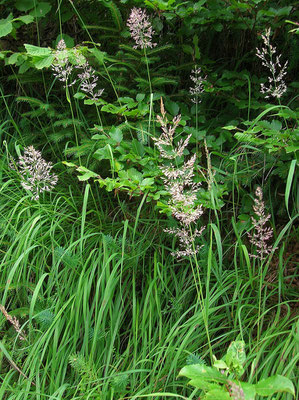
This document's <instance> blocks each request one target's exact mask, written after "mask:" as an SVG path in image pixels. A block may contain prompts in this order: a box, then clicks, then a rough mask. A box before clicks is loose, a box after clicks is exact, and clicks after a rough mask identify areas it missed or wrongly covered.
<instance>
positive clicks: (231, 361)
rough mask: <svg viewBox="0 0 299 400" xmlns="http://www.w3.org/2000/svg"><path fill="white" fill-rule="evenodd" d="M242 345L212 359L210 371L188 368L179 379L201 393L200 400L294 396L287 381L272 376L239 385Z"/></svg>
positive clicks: (196, 367)
mask: <svg viewBox="0 0 299 400" xmlns="http://www.w3.org/2000/svg"><path fill="white" fill-rule="evenodd" d="M244 348H245V343H244V342H243V341H236V342H232V343H231V344H230V345H229V348H228V349H227V352H226V355H225V356H224V357H223V358H222V359H220V360H217V359H216V357H214V362H213V366H212V367H208V366H205V365H201V364H195V365H187V366H185V367H184V368H183V369H181V371H180V373H179V375H180V376H185V377H187V378H188V379H190V381H189V384H190V385H192V386H194V387H196V388H198V389H200V390H202V391H203V392H204V396H203V399H204V400H207V399H219V400H226V399H230V398H238V399H244V400H254V399H255V398H256V396H263V397H267V396H273V395H274V394H276V393H279V392H287V393H290V394H291V395H293V396H295V388H294V385H293V383H292V382H291V380H290V379H288V378H286V377H284V376H281V375H274V376H271V377H269V378H267V379H262V380H260V381H259V382H257V383H254V384H253V383H247V382H242V381H239V379H238V378H240V377H241V376H242V375H243V374H244V368H243V365H244V364H245V362H246V355H245V351H244Z"/></svg>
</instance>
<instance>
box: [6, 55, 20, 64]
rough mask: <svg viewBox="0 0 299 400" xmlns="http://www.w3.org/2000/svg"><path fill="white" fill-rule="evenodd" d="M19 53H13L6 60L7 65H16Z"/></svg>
mask: <svg viewBox="0 0 299 400" xmlns="http://www.w3.org/2000/svg"><path fill="white" fill-rule="evenodd" d="M19 55H20V54H19V53H13V54H12V55H11V56H10V57H9V58H8V60H7V64H9V65H11V64H16V62H17V61H18V58H19Z"/></svg>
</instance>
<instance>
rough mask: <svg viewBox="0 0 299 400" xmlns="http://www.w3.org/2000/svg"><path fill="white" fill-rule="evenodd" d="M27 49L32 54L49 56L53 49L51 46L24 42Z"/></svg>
mask: <svg viewBox="0 0 299 400" xmlns="http://www.w3.org/2000/svg"><path fill="white" fill-rule="evenodd" d="M24 46H25V49H26V51H27V53H28V54H30V55H31V56H38V57H43V56H49V55H50V54H51V49H50V48H49V47H38V46H34V45H33V44H24Z"/></svg>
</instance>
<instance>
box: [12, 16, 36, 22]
mask: <svg viewBox="0 0 299 400" xmlns="http://www.w3.org/2000/svg"><path fill="white" fill-rule="evenodd" d="M14 21H22V22H24V24H30V23H31V22H33V21H34V17H33V16H32V15H22V16H21V17H18V18H15V19H14Z"/></svg>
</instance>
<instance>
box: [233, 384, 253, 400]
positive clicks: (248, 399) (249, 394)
mask: <svg viewBox="0 0 299 400" xmlns="http://www.w3.org/2000/svg"><path fill="white" fill-rule="evenodd" d="M235 383H236V384H240V385H241V387H242V389H243V392H244V396H245V400H255V395H256V391H255V385H254V384H252V383H247V382H235Z"/></svg>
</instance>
